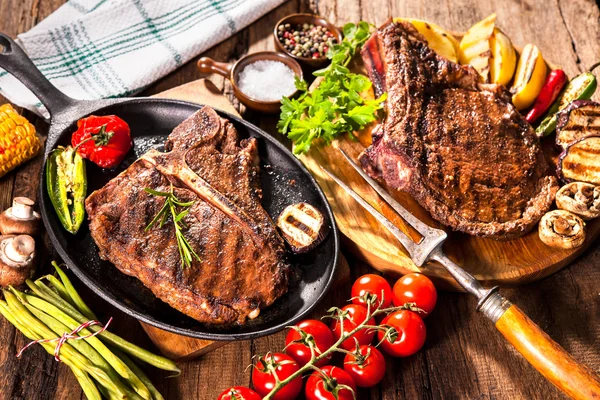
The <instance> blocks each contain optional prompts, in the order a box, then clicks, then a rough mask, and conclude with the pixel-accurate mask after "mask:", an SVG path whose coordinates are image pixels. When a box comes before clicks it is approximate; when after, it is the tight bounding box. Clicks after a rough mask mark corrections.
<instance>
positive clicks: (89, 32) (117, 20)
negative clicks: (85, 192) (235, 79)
mask: <svg viewBox="0 0 600 400" xmlns="http://www.w3.org/2000/svg"><path fill="white" fill-rule="evenodd" d="M284 1H285V0H70V1H68V2H67V3H65V4H64V5H63V6H62V7H60V8H59V9H58V10H56V11H55V12H54V13H53V14H52V15H50V16H49V17H48V18H46V19H45V20H43V21H42V22H41V23H40V24H38V25H37V26H35V27H34V28H33V29H31V30H30V31H29V32H26V33H23V34H21V35H19V36H18V37H17V41H18V42H19V44H20V45H21V47H23V49H24V50H25V52H26V53H27V54H28V55H29V57H31V59H32V60H33V62H34V63H35V65H36V66H37V67H38V68H39V69H40V70H41V71H42V73H43V74H44V75H45V76H46V78H48V79H49V80H50V82H52V84H53V85H55V86H56V87H58V88H59V89H60V90H62V91H63V92H64V93H66V94H67V95H68V96H71V97H73V98H75V99H82V100H84V99H98V98H108V97H119V96H130V95H133V94H135V93H137V92H139V91H141V90H143V89H144V88H145V87H146V86H148V85H150V84H151V83H152V82H154V81H156V80H157V79H159V78H160V77H162V76H165V75H166V74H168V73H169V72H171V71H173V70H175V69H177V68H179V67H180V66H181V65H183V64H184V63H186V62H187V61H189V60H190V59H192V58H193V57H195V56H197V55H198V54H200V53H202V52H203V51H205V50H207V49H208V48H210V47H212V46H214V45H215V44H217V43H219V42H221V41H222V40H224V39H226V38H228V37H230V36H231V35H233V34H235V33H236V32H237V31H239V30H240V29H242V28H244V27H246V26H247V25H249V24H251V23H252V22H254V21H255V20H256V19H258V18H259V17H261V16H262V15H264V14H266V13H267V12H269V11H270V10H272V9H273V8H275V7H276V6H278V5H280V4H281V3H283V2H284ZM0 93H2V95H4V96H5V97H7V98H8V99H9V100H10V101H11V102H13V103H15V104H17V105H19V106H21V107H25V108H27V109H30V110H32V111H34V112H36V113H38V114H40V115H43V116H44V117H46V118H47V117H48V113H47V111H46V110H45V108H44V107H43V105H42V104H41V103H40V102H39V101H38V99H37V98H36V97H35V96H34V95H33V94H32V93H31V92H30V91H29V90H27V89H26V88H25V87H24V86H23V85H22V84H21V83H20V82H18V81H17V80H16V79H15V78H13V77H12V76H10V75H9V74H7V73H6V71H3V70H1V69H0Z"/></svg>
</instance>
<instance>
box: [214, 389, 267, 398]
mask: <svg viewBox="0 0 600 400" xmlns="http://www.w3.org/2000/svg"><path fill="white" fill-rule="evenodd" d="M217 400H262V397H260V395H259V394H258V393H256V392H255V391H254V390H252V389H248V388H247V387H243V386H234V387H232V388H229V389H227V390H225V391H224V392H223V393H221V395H220V396H219V397H218V398H217Z"/></svg>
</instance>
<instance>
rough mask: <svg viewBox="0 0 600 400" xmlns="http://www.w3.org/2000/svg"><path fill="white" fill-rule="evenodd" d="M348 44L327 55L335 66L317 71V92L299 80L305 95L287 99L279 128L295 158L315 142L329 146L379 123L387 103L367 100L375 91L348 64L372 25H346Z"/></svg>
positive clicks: (345, 43)
mask: <svg viewBox="0 0 600 400" xmlns="http://www.w3.org/2000/svg"><path fill="white" fill-rule="evenodd" d="M343 32H344V40H343V41H342V42H341V43H339V44H336V45H333V46H332V47H331V48H330V49H329V51H328V52H327V58H329V59H331V64H329V66H328V67H327V68H324V69H321V70H318V71H315V72H314V73H313V75H315V76H317V77H322V81H321V82H320V83H319V85H318V86H317V88H316V89H315V90H313V91H310V92H309V90H308V84H307V83H306V81H300V80H299V79H298V78H296V88H297V89H298V90H299V91H300V92H301V94H300V96H299V97H298V98H297V99H290V98H288V97H284V98H283V99H282V101H281V115H280V119H279V123H278V124H277V128H278V129H279V131H280V132H281V133H283V134H285V135H287V137H288V138H290V139H291V140H292V141H293V142H294V154H302V153H305V152H306V151H308V149H309V148H310V146H311V143H312V142H313V140H315V139H322V140H323V141H324V142H325V143H326V144H330V143H331V141H332V140H333V139H334V138H335V137H336V136H337V135H339V134H341V133H345V132H348V133H350V134H351V133H352V132H353V131H356V130H359V129H362V128H364V127H365V125H367V124H369V123H371V122H373V121H374V120H375V119H376V112H377V110H379V109H380V108H381V107H382V103H383V101H384V100H385V99H386V94H385V93H384V94H383V95H381V96H380V97H379V98H378V99H374V100H365V99H363V98H362V97H361V95H360V93H361V92H364V91H365V90H368V89H369V88H370V87H371V81H370V80H369V78H367V77H366V76H364V75H360V74H354V73H351V72H350V70H349V69H348V64H349V63H350V61H351V60H352V58H353V57H354V55H355V54H356V52H357V51H358V50H359V49H360V47H361V46H362V45H363V43H365V42H366V41H367V39H368V38H369V36H371V25H369V24H368V23H366V22H364V21H361V22H359V23H358V24H352V23H349V24H346V25H344V28H343Z"/></svg>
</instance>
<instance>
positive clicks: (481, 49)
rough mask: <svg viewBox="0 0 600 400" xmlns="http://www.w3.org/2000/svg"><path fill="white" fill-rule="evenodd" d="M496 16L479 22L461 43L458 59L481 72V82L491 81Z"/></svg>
mask: <svg viewBox="0 0 600 400" xmlns="http://www.w3.org/2000/svg"><path fill="white" fill-rule="evenodd" d="M495 26H496V14H492V15H490V16H489V17H487V18H485V19H483V20H481V21H479V22H478V23H476V24H475V25H473V26H472V27H470V28H469V30H468V31H467V33H465V36H463V38H462V40H461V41H460V45H459V51H458V59H459V60H460V63H461V64H470V65H471V66H473V68H475V70H477V72H479V75H480V76H481V81H482V82H484V83H489V81H490V58H491V57H492V51H491V48H490V38H491V37H492V35H493V34H494V28H495Z"/></svg>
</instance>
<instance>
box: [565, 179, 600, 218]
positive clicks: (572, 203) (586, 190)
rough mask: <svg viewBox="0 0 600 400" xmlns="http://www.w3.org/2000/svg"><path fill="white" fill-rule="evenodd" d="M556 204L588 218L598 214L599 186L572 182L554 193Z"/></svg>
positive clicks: (599, 206) (599, 207) (599, 202)
mask: <svg viewBox="0 0 600 400" xmlns="http://www.w3.org/2000/svg"><path fill="white" fill-rule="evenodd" d="M556 206H557V207H558V208H560V209H561V210H565V211H570V212H572V213H573V214H577V215H579V216H580V217H581V218H582V219H584V220H588V219H592V218H596V217H598V216H600V187H599V186H595V185H592V184H590V183H585V182H572V183H569V184H568V185H565V186H563V187H562V188H560V190H559V191H558V193H556Z"/></svg>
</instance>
